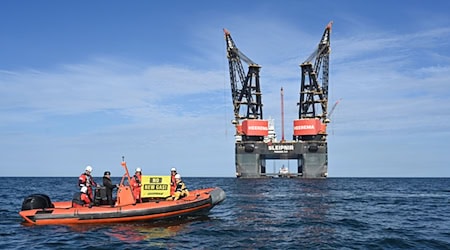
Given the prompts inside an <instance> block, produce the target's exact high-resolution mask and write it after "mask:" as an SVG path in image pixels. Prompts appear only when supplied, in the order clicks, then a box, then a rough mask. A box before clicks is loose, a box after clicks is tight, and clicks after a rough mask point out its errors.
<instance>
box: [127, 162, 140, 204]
mask: <svg viewBox="0 0 450 250" xmlns="http://www.w3.org/2000/svg"><path fill="white" fill-rule="evenodd" d="M130 185H131V189H132V190H133V194H134V198H135V199H136V202H141V186H142V169H141V168H136V171H135V173H134V175H133V178H131V183H130Z"/></svg>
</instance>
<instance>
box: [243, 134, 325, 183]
mask: <svg viewBox="0 0 450 250" xmlns="http://www.w3.org/2000/svg"><path fill="white" fill-rule="evenodd" d="M235 155H236V158H235V162H236V176H237V177H238V178H264V177H272V176H273V175H275V174H272V173H268V172H267V171H266V170H267V167H266V160H297V163H298V164H297V166H296V167H297V169H296V170H297V171H296V172H295V173H290V174H289V177H296V178H326V177H327V175H328V149H327V143H326V142H323V141H291V142H284V143H266V142H263V141H245V142H236V145H235ZM276 175H278V173H277V174H276Z"/></svg>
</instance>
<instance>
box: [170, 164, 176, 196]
mask: <svg viewBox="0 0 450 250" xmlns="http://www.w3.org/2000/svg"><path fill="white" fill-rule="evenodd" d="M176 174H177V169H176V168H171V169H170V195H171V196H172V195H173V194H174V193H175V189H176V188H177V181H176V180H175V175H176Z"/></svg>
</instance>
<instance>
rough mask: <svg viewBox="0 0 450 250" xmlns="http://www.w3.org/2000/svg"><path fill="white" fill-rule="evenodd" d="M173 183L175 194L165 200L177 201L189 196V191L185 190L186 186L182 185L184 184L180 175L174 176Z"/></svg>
mask: <svg viewBox="0 0 450 250" xmlns="http://www.w3.org/2000/svg"><path fill="white" fill-rule="evenodd" d="M175 181H176V183H177V187H176V189H175V193H174V194H173V195H172V196H171V197H169V198H167V200H174V201H176V200H179V199H180V198H183V197H186V196H189V190H188V189H187V187H186V185H185V184H184V182H183V181H182V180H181V175H180V174H176V175H175Z"/></svg>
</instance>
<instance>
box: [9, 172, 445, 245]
mask: <svg viewBox="0 0 450 250" xmlns="http://www.w3.org/2000/svg"><path fill="white" fill-rule="evenodd" d="M77 179H78V178H77V177H37V178H36V177H0V190H1V191H0V219H1V220H0V249H450V178H327V179H288V178H270V179H237V178H231V177H230V178H193V177H186V178H184V182H185V183H186V185H187V187H188V188H189V189H191V190H192V189H198V188H205V187H215V186H218V187H221V188H222V189H223V190H224V191H225V192H226V196H227V197H226V199H225V200H224V201H223V202H222V203H220V204H219V205H217V206H215V207H214V208H213V209H212V210H210V211H209V212H208V213H207V214H205V215H199V216H190V217H181V218H173V219H170V220H162V221H153V222H150V221H143V222H135V223H119V224H100V225H96V224H92V225H50V226H30V225H27V224H24V223H23V221H22V219H21V218H20V216H19V215H18V212H19V210H20V209H21V205H22V202H23V199H24V198H25V197H26V196H27V195H29V194H34V193H44V194H47V195H49V196H50V198H51V200H52V201H62V200H70V199H71V197H72V195H73V193H74V192H76V190H77V189H76V185H77ZM96 179H97V182H100V180H101V178H100V177H98V178H96ZM113 181H114V182H115V183H118V182H119V181H120V178H114V179H113Z"/></svg>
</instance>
